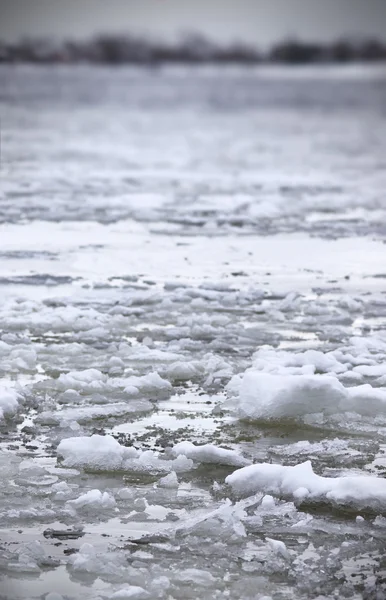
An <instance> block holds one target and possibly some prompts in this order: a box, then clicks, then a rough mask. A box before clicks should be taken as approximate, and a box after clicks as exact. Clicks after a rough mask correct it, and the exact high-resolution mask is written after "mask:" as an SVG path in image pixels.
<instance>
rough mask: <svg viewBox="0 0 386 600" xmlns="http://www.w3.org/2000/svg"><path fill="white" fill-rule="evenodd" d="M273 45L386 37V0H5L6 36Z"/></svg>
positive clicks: (2, 34) (0, 19) (0, 29)
mask: <svg viewBox="0 0 386 600" xmlns="http://www.w3.org/2000/svg"><path fill="white" fill-rule="evenodd" d="M101 31H103V32H108V33H127V32H133V33H138V34H150V35H151V36H153V37H154V36H160V37H162V38H165V39H173V38H176V37H178V36H179V35H180V34H183V33H186V32H191V31H193V32H199V33H202V34H205V35H207V36H209V37H210V38H212V39H214V40H216V41H219V42H228V41H232V40H242V41H245V42H248V43H255V44H259V45H268V44H271V43H273V42H276V41H278V40H280V39H282V38H287V37H290V36H294V37H298V38H300V39H305V40H313V41H324V42H328V41H330V40H333V39H336V38H338V37H341V36H350V37H360V38H361V37H377V38H379V39H381V40H386V0H323V1H321V0H269V1H268V0H0V39H2V40H4V41H7V42H10V41H16V40H18V39H19V38H21V37H23V36H31V37H35V36H49V37H51V36H53V37H59V38H63V37H66V38H84V37H89V36H91V35H93V34H95V33H99V32H101Z"/></svg>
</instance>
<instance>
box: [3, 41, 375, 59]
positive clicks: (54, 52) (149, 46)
mask: <svg viewBox="0 0 386 600" xmlns="http://www.w3.org/2000/svg"><path fill="white" fill-rule="evenodd" d="M382 60H386V43H382V42H380V41H378V40H373V39H370V40H364V41H352V40H348V39H341V40H337V41H335V42H333V43H329V44H321V43H308V42H303V41H298V40H286V41H283V42H280V43H278V44H275V45H274V46H273V47H272V48H271V49H270V50H268V51H266V52H262V51H259V50H258V49H257V48H255V47H253V46H251V45H247V44H242V43H234V44H229V45H219V44H216V43H214V42H212V41H210V40H208V39H206V38H204V37H202V36H199V35H190V36H186V37H185V38H184V39H183V40H182V41H180V42H177V43H166V42H160V41H158V42H157V41H152V40H148V39H143V38H136V37H132V36H130V35H122V36H116V35H100V36H97V37H95V38H93V39H91V40H88V41H83V42H78V41H64V42H60V43H58V42H54V41H51V40H46V39H45V40H42V39H25V40H22V41H20V42H18V43H13V44H11V43H4V42H1V41H0V62H6V63H19V62H21V63H23V62H24V63H81V62H85V63H99V64H111V65H119V64H143V65H158V64H164V63H177V64H178V63H191V64H201V63H215V64H231V63H236V64H237V63H238V64H258V63H282V64H311V63H347V62H357V61H361V62H366V61H367V62H370V61H371V62H373V61H382Z"/></svg>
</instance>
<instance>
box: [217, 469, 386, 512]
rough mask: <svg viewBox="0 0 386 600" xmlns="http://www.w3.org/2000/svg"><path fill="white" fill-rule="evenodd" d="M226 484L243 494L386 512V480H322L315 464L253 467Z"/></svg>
mask: <svg viewBox="0 0 386 600" xmlns="http://www.w3.org/2000/svg"><path fill="white" fill-rule="evenodd" d="M225 482H226V483H227V484H228V485H230V486H231V488H232V489H233V490H234V492H236V493H238V494H242V495H249V494H254V493H256V492H258V491H263V492H267V493H272V494H277V495H280V496H289V497H292V498H294V499H295V500H311V501H312V500H314V501H319V502H323V501H324V502H329V503H331V504H334V505H347V506H354V507H356V508H369V509H373V510H386V479H382V478H380V477H372V476H363V475H353V476H347V477H321V476H320V475H317V474H316V473H314V471H313V469H312V465H311V461H306V462H304V463H300V464H298V465H296V466H294V467H287V466H282V465H273V464H268V463H261V464H255V465H250V466H248V467H243V468H242V469H238V470H237V471H234V473H232V474H231V475H228V477H227V478H226V479H225Z"/></svg>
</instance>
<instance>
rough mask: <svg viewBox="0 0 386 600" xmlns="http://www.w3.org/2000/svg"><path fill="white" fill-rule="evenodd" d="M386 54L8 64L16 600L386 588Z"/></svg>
mask: <svg viewBox="0 0 386 600" xmlns="http://www.w3.org/2000/svg"><path fill="white" fill-rule="evenodd" d="M385 81H386V80H385V74H384V68H383V67H382V65H380V66H379V68H377V69H374V70H371V71H370V70H368V69H366V67H361V68H359V67H350V68H345V67H342V68H340V69H338V70H336V71H331V70H329V69H327V68H324V67H322V66H318V67H317V69H314V68H307V69H302V68H299V69H290V68H288V69H264V68H259V69H254V68H253V69H247V68H244V69H240V68H236V67H235V68H232V69H222V70H221V71H219V70H217V69H212V68H202V69H201V68H196V69H185V68H180V67H178V68H177V67H176V68H173V69H157V70H155V71H148V70H141V69H134V68H130V69H126V68H122V69H114V70H109V69H106V68H99V67H93V68H92V69H90V68H89V67H87V66H86V65H79V66H78V67H77V68H70V67H67V66H65V65H62V66H61V68H60V69H53V68H52V67H50V66H43V65H42V66H40V67H39V68H38V69H36V68H32V67H28V68H27V67H24V66H21V65H19V66H17V67H13V66H5V65H3V66H1V67H0V108H1V111H2V116H3V118H2V148H1V154H2V156H1V160H2V165H1V166H2V182H1V190H0V194H1V196H0V239H1V247H0V291H1V298H2V302H1V304H0V323H1V325H0V376H1V383H0V472H1V474H2V478H1V479H2V485H1V486H0V597H1V600H3V597H4V598H6V600H25V599H26V598H28V599H31V600H43V599H44V600H60V598H63V600H77V599H78V598H84V600H109V599H110V598H132V599H133V598H149V600H150V599H153V598H154V599H158V598H159V599H161V600H162V599H164V600H168V599H170V600H172V599H177V598H178V599H181V600H182V599H189V598H190V599H196V598H200V599H201V598H202V599H203V600H222V599H226V598H232V599H233V598H235V599H240V600H255V599H258V600H269V599H271V600H313V599H316V598H318V599H319V600H327V598H328V599H332V598H334V599H337V598H353V599H355V600H379V599H380V598H383V597H385V594H386V588H385V581H386V562H385V551H384V550H385V530H386V529H385V523H386V519H385V517H386V501H385V493H386V492H385V481H386V479H385V476H386V408H385V407H386V367H385V365H386V334H385V322H386V296H385V280H386V267H385V265H386V260H385V256H386V254H385V248H386V246H385V240H386V204H385V197H384V191H385V189H386V176H385V174H386V165H385V161H384V158H383V157H384V156H386V120H385V110H384V107H385V105H386V87H385ZM311 465H312V466H311Z"/></svg>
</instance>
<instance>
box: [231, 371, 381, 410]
mask: <svg viewBox="0 0 386 600" xmlns="http://www.w3.org/2000/svg"><path fill="white" fill-rule="evenodd" d="M228 391H229V392H230V393H231V394H233V395H236V400H235V404H234V406H235V408H236V411H237V414H238V416H239V417H240V418H244V419H245V418H246V419H259V420H275V419H282V418H293V419H294V418H299V417H304V416H306V415H308V414H313V413H323V414H336V413H342V412H347V411H353V412H357V413H359V414H361V415H373V414H377V413H379V412H381V413H386V390H384V389H380V388H373V387H371V386H370V385H369V384H366V385H361V386H357V387H352V388H345V387H344V386H343V385H342V384H341V383H340V382H339V381H338V379H336V378H335V377H330V376H328V375H276V374H275V375H272V374H269V373H261V372H259V371H254V370H252V371H246V372H245V373H244V375H242V376H240V375H237V376H235V377H233V378H232V379H231V381H230V382H229V384H228Z"/></svg>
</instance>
